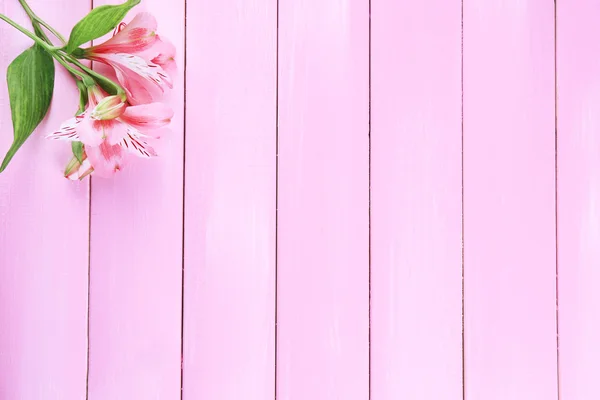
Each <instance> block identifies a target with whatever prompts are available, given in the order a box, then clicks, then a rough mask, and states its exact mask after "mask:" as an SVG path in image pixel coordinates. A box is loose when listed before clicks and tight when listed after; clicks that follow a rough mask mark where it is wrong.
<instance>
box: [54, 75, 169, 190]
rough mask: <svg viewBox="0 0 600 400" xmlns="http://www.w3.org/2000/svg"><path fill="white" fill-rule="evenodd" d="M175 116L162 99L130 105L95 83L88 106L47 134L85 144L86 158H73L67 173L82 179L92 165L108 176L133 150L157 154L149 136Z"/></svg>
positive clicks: (124, 161)
mask: <svg viewBox="0 0 600 400" xmlns="http://www.w3.org/2000/svg"><path fill="white" fill-rule="evenodd" d="M172 116H173V111H172V110H171V109H170V108H169V107H168V106H166V105H164V104H162V103H151V104H145V105H139V106H128V105H127V104H126V103H125V102H124V101H123V100H122V98H121V97H120V96H108V95H107V94H106V93H104V92H103V91H102V89H100V88H98V87H96V86H94V87H92V88H90V89H89V103H88V106H87V108H86V110H85V111H84V112H83V113H81V114H79V115H78V116H76V117H75V118H71V119H69V120H67V121H65V122H64V123H63V124H62V125H61V126H60V128H59V129H58V131H56V132H53V133H51V134H50V135H48V136H47V138H49V139H54V140H67V141H80V142H82V143H83V144H84V149H85V157H84V159H83V160H82V161H81V162H80V161H79V160H76V161H77V163H79V165H78V164H77V163H75V162H74V161H73V160H71V163H69V166H67V171H66V173H65V175H66V176H67V177H69V178H72V177H75V178H74V179H82V178H84V177H85V176H87V175H89V173H91V171H89V169H90V167H91V168H93V172H94V174H96V175H100V176H104V177H107V176H110V175H112V174H114V173H115V172H117V171H119V170H121V169H122V167H123V166H124V165H125V164H126V162H127V156H128V155H129V154H135V155H137V156H139V157H143V158H150V157H152V156H156V152H155V151H154V149H153V148H152V147H151V146H150V145H149V144H148V142H147V141H146V140H147V139H148V138H150V137H156V135H155V134H156V130H157V129H159V128H162V127H164V126H165V125H167V124H168V123H169V122H170V121H171V118H172ZM71 164H73V165H71Z"/></svg>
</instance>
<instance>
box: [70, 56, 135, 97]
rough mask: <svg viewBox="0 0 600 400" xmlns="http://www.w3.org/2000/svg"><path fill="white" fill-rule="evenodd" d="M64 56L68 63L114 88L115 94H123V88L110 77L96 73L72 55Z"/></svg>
mask: <svg viewBox="0 0 600 400" xmlns="http://www.w3.org/2000/svg"><path fill="white" fill-rule="evenodd" d="M65 58H67V59H68V60H69V62H70V63H73V64H75V65H76V66H77V67H79V68H81V69H82V70H83V71H85V72H87V73H88V74H89V75H91V76H92V77H94V79H96V80H97V81H98V82H101V83H104V84H105V85H107V86H109V87H111V88H113V89H114V90H115V92H116V94H118V95H124V94H125V90H124V89H123V88H122V87H121V85H119V84H118V83H116V82H115V81H113V80H112V79H109V78H107V77H105V76H104V75H102V74H99V73H97V72H96V71H94V70H93V69H91V68H89V67H87V66H86V65H85V64H82V63H81V62H80V61H79V60H78V59H76V58H75V57H73V56H70V55H68V54H65Z"/></svg>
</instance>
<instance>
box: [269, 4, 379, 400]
mask: <svg viewBox="0 0 600 400" xmlns="http://www.w3.org/2000/svg"><path fill="white" fill-rule="evenodd" d="M368 16H369V15H368V1H366V0H343V1H337V0H325V1H322V0H280V1H279V180H278V202H279V203H278V210H279V211H278V264H277V274H278V275H277V293H278V297H277V327H278V330H277V398H278V399H282V400H292V399H315V400H317V399H345V400H352V399H366V398H367V397H368V386H369V385H368V383H369V382H368V380H369V371H368V366H369V360H368V359H369V350H368V348H369V338H368V330H369V292H368V288H369V286H368V284H369V258H368V250H369V249H368V240H369V237H368V233H369V226H368V224H369V179H368V173H369V163H368V135H369V126H368V116H369V114H368V110H369V104H368V67H369V64H368V62H369V58H368V40H369V32H368Z"/></svg>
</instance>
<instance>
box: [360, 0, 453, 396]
mask: <svg viewBox="0 0 600 400" xmlns="http://www.w3.org/2000/svg"><path fill="white" fill-rule="evenodd" d="M371 7H372V8H371V16H372V20H371V23H372V38H371V49H372V50H371V76H372V78H371V79H372V83H371V166H372V167H371V299H372V300H371V398H372V399H373V400H383V399H390V400H392V399H419V400H426V399H430V400H457V399H461V400H462V242H461V241H462V215H461V213H462V212H461V203H462V183H461V179H462V178H461V173H462V166H461V162H462V161H461V157H462V156H461V2H460V1H448V0H427V1H420V2H415V1H407V0H402V1H397V0H374V1H372V2H371ZM433 377H435V378H433ZM432 379H435V384H431V381H432Z"/></svg>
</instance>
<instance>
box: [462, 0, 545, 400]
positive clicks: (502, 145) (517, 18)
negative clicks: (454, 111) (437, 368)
mask: <svg viewBox="0 0 600 400" xmlns="http://www.w3.org/2000/svg"><path fill="white" fill-rule="evenodd" d="M554 130H555V128H554V5H553V3H552V2H548V1H543V0H531V1H524V2H505V1H501V0H490V1H485V2H481V1H477V0H465V1H464V285H465V288H464V290H465V291H464V293H465V294H464V296H465V349H464V351H465V395H466V398H467V399H486V400H505V399H511V400H531V399H544V400H546V399H548V400H550V399H556V398H557V378H556V376H557V370H556V369H557V363H556V298H555V280H556V276H555V268H556V263H555V201H554V197H555V176H554V170H555V162H554V161H555V160H554V157H555V148H554Z"/></svg>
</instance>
